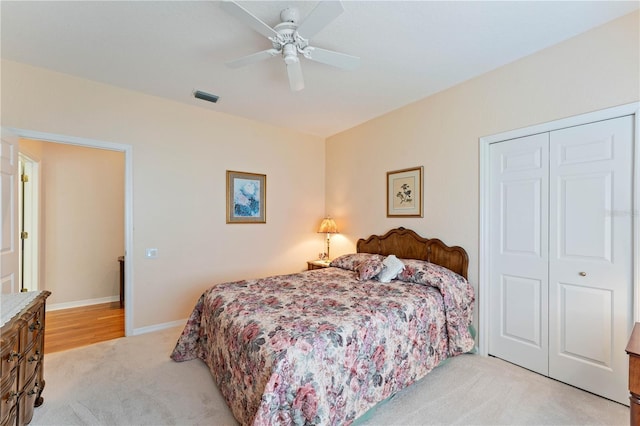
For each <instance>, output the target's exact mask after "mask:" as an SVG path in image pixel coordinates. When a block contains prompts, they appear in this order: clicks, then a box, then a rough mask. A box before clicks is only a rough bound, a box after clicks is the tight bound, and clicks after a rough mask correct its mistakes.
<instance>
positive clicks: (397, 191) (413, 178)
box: [387, 166, 424, 217]
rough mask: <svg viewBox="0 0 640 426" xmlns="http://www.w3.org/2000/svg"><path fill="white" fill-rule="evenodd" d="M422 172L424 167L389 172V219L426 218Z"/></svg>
mask: <svg viewBox="0 0 640 426" xmlns="http://www.w3.org/2000/svg"><path fill="white" fill-rule="evenodd" d="M422 172H423V167H422V166H420V167H413V168H411V169H402V170H394V171H393V172H387V217H424V216H423V201H422V195H423V192H422V191H423V189H422V184H423V177H422V174H423V173H422Z"/></svg>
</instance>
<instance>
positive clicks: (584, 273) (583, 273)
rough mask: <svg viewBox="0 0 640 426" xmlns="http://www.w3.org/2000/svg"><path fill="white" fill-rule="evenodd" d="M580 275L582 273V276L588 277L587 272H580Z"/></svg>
mask: <svg viewBox="0 0 640 426" xmlns="http://www.w3.org/2000/svg"><path fill="white" fill-rule="evenodd" d="M578 275H580V276H581V277H586V276H587V273H586V272H580V273H579V274H578Z"/></svg>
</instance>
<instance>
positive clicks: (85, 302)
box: [46, 296, 120, 312]
mask: <svg viewBox="0 0 640 426" xmlns="http://www.w3.org/2000/svg"><path fill="white" fill-rule="evenodd" d="M119 301H120V296H109V297H100V298H98V299H86V300H75V301H73V302H62V303H53V304H48V303H47V305H46V306H47V312H49V311H57V310H60V309H69V308H79V307H81V306H91V305H99V304H101V303H111V302H119Z"/></svg>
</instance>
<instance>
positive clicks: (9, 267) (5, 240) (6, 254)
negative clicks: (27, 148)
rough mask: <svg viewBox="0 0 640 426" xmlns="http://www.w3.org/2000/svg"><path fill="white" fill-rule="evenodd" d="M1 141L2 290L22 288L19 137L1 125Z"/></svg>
mask: <svg viewBox="0 0 640 426" xmlns="http://www.w3.org/2000/svg"><path fill="white" fill-rule="evenodd" d="M1 141H2V143H1V144H0V185H1V186H0V188H1V190H2V193H1V195H0V211H2V228H0V244H1V245H0V283H1V285H2V290H1V292H2V294H5V293H17V292H18V291H20V289H19V287H20V286H19V282H18V270H19V261H18V255H19V246H18V137H17V136H16V135H14V134H11V133H10V132H8V131H6V130H5V129H2V137H1Z"/></svg>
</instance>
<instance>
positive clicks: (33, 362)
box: [18, 339, 42, 389]
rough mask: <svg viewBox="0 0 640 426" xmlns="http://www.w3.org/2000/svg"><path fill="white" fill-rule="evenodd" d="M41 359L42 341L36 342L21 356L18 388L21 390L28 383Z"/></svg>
mask: <svg viewBox="0 0 640 426" xmlns="http://www.w3.org/2000/svg"><path fill="white" fill-rule="evenodd" d="M41 359H42V339H40V340H39V341H38V342H36V343H35V344H34V345H33V346H32V347H31V348H29V350H28V351H27V352H25V353H24V355H23V360H22V364H21V367H20V368H21V370H22V371H21V372H20V379H19V380H18V388H20V389H22V388H23V387H24V386H26V383H29V382H30V381H31V380H32V379H33V376H34V375H35V374H36V370H37V369H38V366H39V365H40V360H41Z"/></svg>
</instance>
